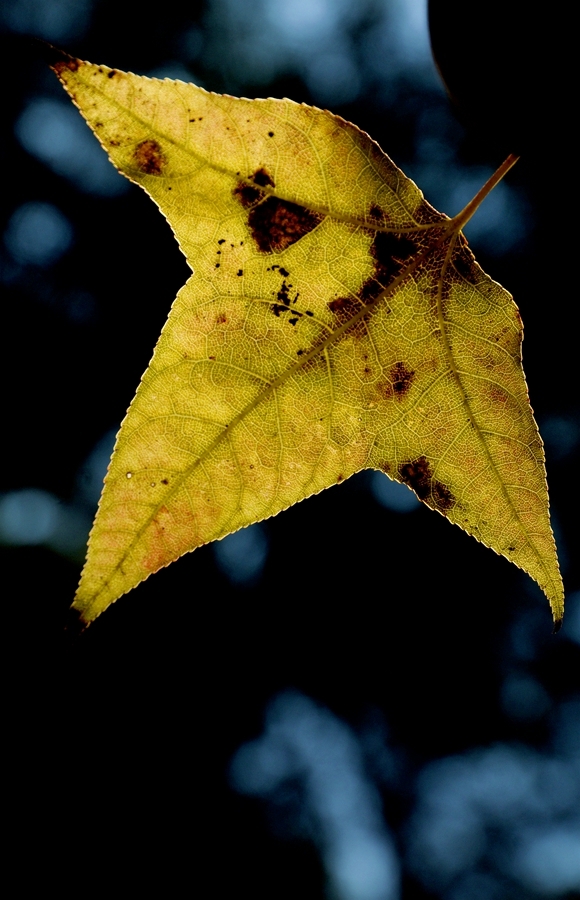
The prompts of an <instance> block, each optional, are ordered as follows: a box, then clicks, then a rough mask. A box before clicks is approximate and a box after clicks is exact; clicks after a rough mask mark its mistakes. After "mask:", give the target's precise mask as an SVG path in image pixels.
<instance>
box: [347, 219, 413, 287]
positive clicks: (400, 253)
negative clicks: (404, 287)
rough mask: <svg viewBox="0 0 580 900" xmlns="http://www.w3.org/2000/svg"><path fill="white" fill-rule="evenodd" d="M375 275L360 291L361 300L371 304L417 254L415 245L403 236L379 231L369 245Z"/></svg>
mask: <svg viewBox="0 0 580 900" xmlns="http://www.w3.org/2000/svg"><path fill="white" fill-rule="evenodd" d="M371 253H372V255H373V257H374V260H375V273H374V275H373V277H372V278H369V280H368V281H366V282H365V284H364V285H363V287H362V289H361V294H360V296H361V300H362V301H363V302H364V303H372V302H373V301H374V300H376V299H377V297H378V296H379V295H380V294H381V293H382V291H383V290H384V289H385V288H386V287H388V285H389V284H390V283H391V281H392V280H393V278H396V276H397V275H398V274H399V272H400V271H401V269H402V268H403V265H404V264H405V263H406V262H407V261H408V260H409V259H411V257H412V256H414V254H415V253H417V245H416V244H415V242H414V241H412V240H410V239H409V238H408V237H405V235H400V234H392V233H390V232H384V231H379V232H378V233H377V234H376V235H375V239H374V241H373V243H372V245H371Z"/></svg>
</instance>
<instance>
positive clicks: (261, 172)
mask: <svg viewBox="0 0 580 900" xmlns="http://www.w3.org/2000/svg"><path fill="white" fill-rule="evenodd" d="M252 181H255V182H256V184H259V185H260V187H275V184H274V179H273V178H272V176H271V175H270V173H269V172H267V171H266V169H263V168H262V169H258V171H257V172H254V174H253V175H252Z"/></svg>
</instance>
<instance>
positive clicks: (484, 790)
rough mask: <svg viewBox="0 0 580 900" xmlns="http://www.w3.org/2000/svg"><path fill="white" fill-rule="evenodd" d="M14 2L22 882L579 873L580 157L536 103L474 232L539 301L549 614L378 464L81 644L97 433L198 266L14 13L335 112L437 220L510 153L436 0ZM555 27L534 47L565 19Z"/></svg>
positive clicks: (6, 379)
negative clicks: (578, 302) (579, 272)
mask: <svg viewBox="0 0 580 900" xmlns="http://www.w3.org/2000/svg"><path fill="white" fill-rule="evenodd" d="M508 5H509V4H508ZM0 24H1V29H2V33H1V50H2V59H3V61H4V66H5V72H6V74H5V82H4V102H3V116H2V122H1V126H2V129H3V135H2V142H1V147H0V153H1V165H2V170H3V172H4V173H5V174H4V183H3V198H2V208H1V216H2V218H1V223H0V227H1V229H2V237H1V240H0V284H1V287H2V298H3V306H2V310H3V327H2V356H1V359H2V367H3V373H2V383H3V384H4V390H3V404H4V419H5V422H6V430H5V437H4V440H3V453H4V464H3V466H2V483H1V484H0V544H1V546H0V553H1V558H2V573H3V577H4V582H5V588H4V603H3V607H2V609H3V618H4V623H3V624H4V628H3V633H4V643H5V645H6V651H7V652H6V654H5V655H6V657H7V659H8V663H9V665H8V677H7V679H6V680H7V682H8V684H7V689H6V691H5V704H6V709H7V716H8V721H9V722H10V727H9V732H8V733H9V738H8V744H9V747H10V750H11V753H12V758H13V760H14V763H13V765H12V766H11V767H10V769H9V772H10V778H11V779H12V781H13V784H14V787H15V792H14V793H15V796H17V797H18V802H17V804H16V805H15V807H14V809H13V811H12V812H11V814H10V816H11V822H12V828H11V834H12V838H11V840H12V841H13V842H14V843H13V846H14V848H15V854H16V858H18V854H19V853H23V854H25V855H27V856H29V857H31V858H32V859H33V860H34V865H32V866H31V867H29V868H28V869H27V870H26V871H25V873H24V875H23V876H21V877H22V878H24V881H23V883H26V880H27V879H29V880H32V879H34V878H37V877H39V876H40V878H41V880H42V883H44V884H46V885H58V886H60V887H61V888H63V889H68V888H70V887H72V886H74V885H77V891H78V885H79V883H80V882H79V879H81V878H82V879H83V882H84V883H86V884H88V883H89V882H90V884H92V885H95V886H100V887H101V888H105V887H106V886H107V885H110V883H111V879H112V878H113V877H114V879H115V883H116V884H117V886H118V888H119V889H122V888H123V887H124V888H125V889H130V890H132V891H135V892H136V891H137V890H141V889H143V888H146V889H147V888H148V889H149V890H156V891H157V892H158V893H162V894H163V895H170V894H172V893H177V892H182V891H184V890H189V889H192V890H197V891H200V890H201V891H205V892H206V893H208V894H209V896H212V897H214V896H215V897H222V896H223V897H225V896H233V895H238V894H239V893H241V892H247V893H251V895H252V897H254V898H256V900H258V898H262V897H264V898H266V897H268V898H272V897H275V898H277V900H285V898H295V897H301V898H311V897H312V898H323V897H327V898H331V900H399V898H402V900H410V898H444V900H480V898H481V900H508V898H515V897H517V898H519V900H536V898H542V897H555V898H567V900H571V898H577V897H580V817H579V810H580V677H579V662H580V590H579V589H580V578H579V571H578V557H577V555H576V556H575V555H574V550H573V547H574V545H575V541H576V546H577V538H576V539H575V538H574V534H576V535H577V524H576V520H577V503H578V476H577V471H578V447H579V444H580V421H579V415H578V393H577V384H578V377H577V350H576V347H577V335H576V331H575V329H574V327H572V326H571V325H570V322H569V318H570V313H569V311H570V309H571V308H572V303H571V301H572V298H573V296H575V295H576V294H577V288H576V285H575V281H576V279H575V277H574V274H573V271H572V265H573V262H574V258H575V254H576V250H575V246H574V240H575V238H574V236H573V232H572V229H571V226H572V222H571V208H572V199H571V193H570V188H569V187H567V185H568V184H569V182H570V180H571V179H572V177H573V172H574V168H573V167H572V158H571V149H570V148H569V147H568V145H567V144H566V143H565V142H564V141H563V138H562V135H560V134H559V133H558V126H557V121H555V117H554V115H553V114H551V115H548V113H547V112H546V113H545V115H543V112H542V110H543V109H547V108H548V105H547V104H546V103H544V105H542V103H538V108H537V110H536V112H535V120H534V127H535V128H536V129H537V133H538V141H537V143H536V142H535V141H532V142H531V143H530V145H529V146H527V147H526V149H525V152H524V153H523V156H522V159H521V161H520V162H519V163H518V165H517V166H516V167H515V169H514V170H513V172H512V173H510V176H509V178H508V180H507V182H506V183H505V184H502V185H500V186H499V188H498V189H497V190H496V191H495V192H494V193H493V195H492V196H491V197H490V198H489V199H488V200H487V201H486V203H485V205H484V206H483V207H482V209H481V210H480V211H479V213H478V215H477V216H476V218H475V219H474V220H473V221H472V222H471V223H470V224H469V226H468V229H467V236H468V238H469V240H470V242H471V245H472V248H473V249H474V251H475V253H476V255H477V257H478V260H479V262H480V263H481V264H482V265H483V267H484V268H485V269H486V271H488V272H489V274H490V275H491V276H492V277H494V278H495V279H497V280H498V281H500V282H501V283H502V284H504V285H505V287H507V288H508V289H509V290H510V291H511V292H512V293H513V294H514V296H515V299H516V302H517V303H518V305H519V307H520V310H521V313H522V316H523V319H524V323H525V342H524V365H525V370H526V373H527V378H528V385H529V389H530V396H531V401H532V406H533V408H534V410H535V413H536V416H537V419H538V422H539V425H540V430H541V432H542V435H543V438H544V441H545V444H546V455H547V465H548V477H549V483H550V491H551V501H552V511H553V524H554V529H555V532H556V538H557V542H558V546H559V551H560V558H561V564H562V568H563V572H564V579H565V583H566V585H567V591H568V608H567V616H566V619H565V624H564V627H563V629H562V631H561V632H560V633H559V634H558V635H557V636H553V635H552V634H551V620H550V614H549V610H548V605H547V602H546V601H545V599H544V598H543V597H542V596H540V593H539V591H538V590H537V589H536V588H535V587H534V585H533V584H532V583H531V582H530V580H529V579H527V578H526V577H525V576H524V575H523V574H522V573H520V572H519V571H517V570H516V569H514V568H513V567H511V566H510V565H509V564H508V563H507V562H506V561H505V560H503V559H500V558H499V557H497V556H495V555H494V554H493V553H492V552H491V551H489V550H487V549H486V548H484V547H482V546H480V545H478V544H477V543H476V542H475V541H474V540H473V539H471V538H468V537H467V536H466V535H465V534H463V533H462V532H461V531H460V530H459V529H454V528H451V527H449V525H448V523H447V522H445V521H444V519H443V518H442V517H440V516H437V515H436V514H435V513H433V512H430V511H429V510H427V509H426V508H424V507H422V506H421V505H420V504H418V503H417V502H415V501H414V499H413V496H412V495H411V494H410V493H409V492H408V491H407V489H406V488H404V487H401V486H398V487H397V486H395V485H393V484H392V483H390V482H389V481H388V479H387V478H386V476H383V475H382V474H380V473H363V474H361V475H359V476H356V477H355V478H353V479H351V480H350V481H348V482H346V483H345V484H344V485H341V486H339V487H335V488H333V489H332V490H329V491H327V492H325V493H323V494H321V495H319V496H317V497H315V498H312V499H310V500H308V501H306V502H304V503H302V504H299V505H298V506H296V507H294V508H292V509H290V510H288V511H287V512H285V513H283V514H282V515H280V516H278V517H277V518H275V519H273V520H271V521H268V522H267V523H264V524H263V525H260V526H254V527H253V528H251V529H247V530H245V531H243V532H241V533H239V534H238V535H234V536H232V537H230V538H227V539H226V540H224V541H222V542H220V543H218V544H216V545H215V546H208V547H204V548H202V549H201V550H199V551H197V552H196V553H195V554H193V555H191V556H189V557H187V558H184V559H182V560H181V561H179V562H178V563H176V564H174V565H172V566H171V567H170V568H168V569H167V570H164V571H163V572H161V573H159V574H157V575H155V576H154V577H153V578H152V579H150V580H149V581H148V582H146V583H145V584H143V585H141V586H140V587H139V588H138V589H137V590H135V591H133V592H132V593H131V594H130V595H128V596H126V597H124V598H122V599H121V600H120V601H119V602H118V603H117V604H116V605H115V606H114V607H112V608H111V609H110V610H109V611H108V612H107V613H106V614H105V615H104V616H103V617H102V618H101V619H99V620H98V621H97V622H96V623H95V625H93V626H92V627H91V628H90V629H89V630H88V631H87V632H86V633H85V634H84V635H83V636H82V637H81V638H80V639H78V640H77V641H76V642H73V643H67V641H66V640H65V639H64V637H63V621H64V618H65V614H66V610H67V607H68V605H69V604H70V602H71V600H72V596H73V593H74V589H75V586H76V582H77V579H78V575H79V571H80V565H81V563H82V558H83V553H84V545H85V542H86V537H87V533H88V529H89V527H90V522H91V520H92V516H93V513H94V510H95V507H96V503H97V500H98V496H99V493H100V485H101V481H102V477H103V474H104V471H105V469H106V465H107V462H108V457H109V454H110V450H111V447H112V441H113V438H114V434H115V431H116V429H117V427H118V425H119V423H120V421H121V419H122V417H123V415H124V412H125V410H126V407H127V405H128V404H129V402H130V400H131V398H132V396H133V393H134V391H135V387H136V385H137V383H138V379H139V377H140V375H141V373H142V372H143V370H144V369H145V367H146V365H147V363H148V360H149V357H150V354H151V351H152V348H153V346H154V343H155V341H156V339H157V336H158V333H159V331H160V329H161V326H162V324H163V322H164V320H165V318H166V315H167V312H168V309H169V306H170V304H171V302H172V300H173V298H174V296H175V294H176V292H177V290H178V288H179V287H180V286H181V284H182V283H183V281H184V280H185V278H186V277H187V267H186V264H185V262H184V260H183V259H182V258H181V256H180V253H179V250H178V248H177V245H176V243H175V241H174V239H173V237H172V235H171V232H170V229H169V228H168V227H167V225H166V223H165V222H164V221H163V219H162V217H161V216H160V215H159V213H158V211H157V210H156V209H155V207H154V205H153V204H152V203H151V202H150V200H149V199H148V198H147V197H146V196H145V194H144V193H142V192H141V191H139V189H138V188H136V187H134V186H131V185H130V184H129V183H128V182H126V181H125V180H124V179H123V178H122V177H121V176H120V175H118V174H117V173H116V172H115V171H114V170H113V169H112V167H111V166H110V165H109V163H108V162H107V160H106V157H105V154H104V152H103V151H102V150H101V149H100V148H99V146H98V144H97V142H96V140H95V139H94V138H93V137H92V135H91V134H90V132H89V130H88V129H87V127H86V126H85V125H84V123H83V122H82V120H81V118H80V116H79V115H78V113H77V112H76V110H75V109H74V108H73V107H72V105H71V104H70V103H69V101H68V100H67V98H66V97H65V95H64V93H63V91H62V88H61V87H60V86H59V84H58V82H57V80H56V78H55V77H54V75H53V74H52V73H51V72H50V70H49V69H48V67H47V66H46V65H45V64H44V63H43V62H42V60H41V59H40V54H39V52H38V49H35V48H34V47H33V46H32V45H30V44H29V43H27V41H26V40H25V38H26V36H36V37H40V38H43V39H45V40H48V41H50V42H52V43H55V44H57V45H58V46H60V47H62V48H63V49H65V50H67V51H68V52H70V53H72V54H74V55H76V56H79V57H81V58H85V59H89V60H91V61H92V62H96V63H104V64H107V65H110V66H113V67H117V68H120V69H126V70H131V71H134V72H137V73H139V74H148V75H153V76H156V77H170V78H180V79H183V80H186V81H195V82H196V83H197V84H201V85H203V86H204V87H206V88H207V89H209V90H215V91H220V92H229V93H232V94H236V95H244V96H247V97H255V96H264V95H269V96H288V97H291V98H292V99H294V100H297V101H303V102H306V103H312V104H315V105H317V106H322V107H327V108H330V109H332V110H333V111H334V112H337V113H339V114H340V115H342V116H344V117H345V118H346V119H350V120H351V121H353V122H355V123H356V124H357V125H359V126H360V127H361V128H363V129H365V130H366V131H368V132H369V133H370V134H371V136H372V137H373V138H375V139H376V140H377V141H378V142H379V143H380V145H381V146H382V147H383V149H384V150H385V151H386V152H387V153H388V154H389V155H390V156H391V157H392V158H393V159H394V160H395V162H396V163H397V164H398V165H399V166H401V168H402V169H403V170H404V171H405V172H406V173H407V174H408V175H409V176H410V177H412V178H413V179H414V180H415V181H416V182H417V183H418V184H419V186H420V187H421V188H422V190H423V191H424V193H425V195H426V197H427V199H428V200H429V201H431V202H432V203H433V204H434V205H435V206H436V207H437V208H438V209H441V210H442V211H444V212H446V213H448V214H450V215H451V214H453V213H455V212H457V211H459V209H461V207H462V206H463V205H464V204H465V202H467V201H468V200H469V199H470V198H471V196H472V195H473V193H474V192H475V191H476V190H477V188H478V187H479V186H480V185H481V184H482V183H483V181H484V180H485V178H486V177H487V176H488V175H489V174H490V173H491V172H492V171H493V169H494V168H496V166H497V165H498V164H499V163H500V162H501V156H498V140H497V138H498V133H497V130H495V131H494V130H491V131H490V129H489V128H486V129H482V128H479V129H477V128H473V127H471V126H470V127H469V128H468V129H467V130H466V129H465V128H464V127H463V126H462V125H460V124H459V123H458V122H457V121H456V119H455V118H454V116H453V113H452V111H451V109H450V105H449V102H448V99H447V97H446V95H445V91H444V88H443V87H442V84H441V82H440V79H439V77H438V75H437V71H436V69H435V66H434V63H433V61H432V57H431V52H430V47H429V33H428V27H427V13H426V8H425V2H424V0H356V2H347V0H294V2H285V0H206V2H204V3H200V2H193V3H190V4H183V3H177V2H175V0H166V2H165V3H164V4H163V5H162V7H161V8H159V9H158V10H157V11H155V12H154V11H153V8H150V9H149V8H147V9H146V8H139V10H137V8H136V7H135V5H134V4H126V3H123V2H119V0H5V2H4V4H3V5H2V8H1V11H0ZM463 39H464V38H463V37H462V36H461V35H460V34H459V35H458V40H463ZM544 49H545V53H544V57H543V60H542V65H545V66H546V67H547V68H549V67H550V61H551V60H556V59H557V56H558V53H559V47H558V46H554V45H553V44H550V45H549V46H548V47H546V48H544ZM490 61H491V62H497V57H496V58H495V59H494V54H493V48H490ZM480 62H481V60H478V65H479V64H480ZM536 74H537V73H536ZM524 80H525V79H524ZM530 83H533V85H534V90H538V88H537V83H538V78H537V77H536V76H534V79H532V78H531V76H530ZM552 87H553V85H552ZM545 100H546V98H544V101H545ZM565 118H566V117H565V116H563V119H565ZM547 123H549V131H547V128H548V125H547ZM562 128H564V123H563V124H562ZM499 143H501V141H500V142H499ZM551 145H553V147H554V153H555V155H554V159H555V162H552V160H551V159H550V158H549V156H547V151H548V149H549V147H550V146H551ZM571 232H572V236H570V233H571ZM564 235H566V240H565V239H564ZM202 885H205V886H204V887H203V886H202Z"/></svg>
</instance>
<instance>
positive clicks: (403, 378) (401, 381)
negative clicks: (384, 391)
mask: <svg viewBox="0 0 580 900" xmlns="http://www.w3.org/2000/svg"><path fill="white" fill-rule="evenodd" d="M414 377H415V373H414V371H412V370H411V369H408V368H407V366H406V365H405V363H404V362H398V363H395V365H394V366H393V368H392V369H391V371H390V372H389V378H390V379H391V383H392V385H393V391H394V394H395V397H404V396H405V394H406V393H407V391H408V390H409V388H410V387H411V385H412V383H413V379H414Z"/></svg>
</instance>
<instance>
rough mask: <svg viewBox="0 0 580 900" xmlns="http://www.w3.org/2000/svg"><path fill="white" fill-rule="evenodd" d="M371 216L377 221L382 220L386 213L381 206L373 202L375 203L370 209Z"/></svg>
mask: <svg viewBox="0 0 580 900" xmlns="http://www.w3.org/2000/svg"><path fill="white" fill-rule="evenodd" d="M369 216H370V218H371V219H374V220H375V222H377V221H378V222H380V221H381V220H382V219H383V218H384V213H383V211H382V209H381V207H380V206H377V204H376V203H373V205H372V206H371V208H370V209H369Z"/></svg>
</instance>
